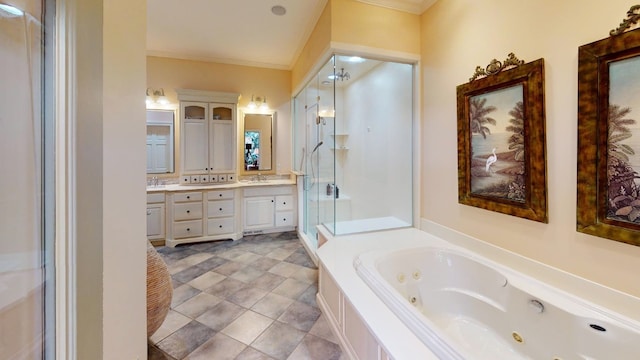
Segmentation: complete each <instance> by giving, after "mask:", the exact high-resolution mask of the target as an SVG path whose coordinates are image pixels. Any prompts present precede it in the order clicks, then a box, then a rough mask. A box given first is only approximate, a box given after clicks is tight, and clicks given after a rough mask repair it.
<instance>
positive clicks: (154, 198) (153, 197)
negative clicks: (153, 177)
mask: <svg viewBox="0 0 640 360" xmlns="http://www.w3.org/2000/svg"><path fill="white" fill-rule="evenodd" d="M163 202H164V193H163V192H152V193H147V203H148V204H152V203H163Z"/></svg>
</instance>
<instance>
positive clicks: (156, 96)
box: [146, 88, 169, 107]
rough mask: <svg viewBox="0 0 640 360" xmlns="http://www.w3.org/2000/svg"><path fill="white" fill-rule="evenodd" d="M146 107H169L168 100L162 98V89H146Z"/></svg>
mask: <svg viewBox="0 0 640 360" xmlns="http://www.w3.org/2000/svg"><path fill="white" fill-rule="evenodd" d="M146 103H147V107H149V106H152V105H155V104H158V105H169V99H167V97H166V96H164V89H162V88H161V89H160V90H155V89H152V88H147V101H146Z"/></svg>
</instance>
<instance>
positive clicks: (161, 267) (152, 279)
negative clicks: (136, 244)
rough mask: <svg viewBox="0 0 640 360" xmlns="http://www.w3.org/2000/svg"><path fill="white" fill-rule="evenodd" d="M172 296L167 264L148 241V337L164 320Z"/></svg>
mask: <svg viewBox="0 0 640 360" xmlns="http://www.w3.org/2000/svg"><path fill="white" fill-rule="evenodd" d="M172 296H173V286H172V283H171V275H170V274H169V270H168V269H167V264H165V262H164V260H162V258H161V257H160V254H158V252H157V251H156V249H155V248H154V247H153V245H151V243H150V242H148V241H147V337H150V336H151V335H153V333H155V332H156V330H158V328H159V327H160V325H162V323H163V322H164V319H165V317H167V313H168V312H169V307H170V306H171V297H172Z"/></svg>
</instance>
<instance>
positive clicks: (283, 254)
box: [266, 248, 295, 260]
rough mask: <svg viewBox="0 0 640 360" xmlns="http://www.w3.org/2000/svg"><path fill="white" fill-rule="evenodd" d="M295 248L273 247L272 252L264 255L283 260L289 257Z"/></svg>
mask: <svg viewBox="0 0 640 360" xmlns="http://www.w3.org/2000/svg"><path fill="white" fill-rule="evenodd" d="M294 251H295V250H287V249H282V248H280V249H275V250H273V251H272V252H270V253H268V254H267V255H266V257H268V258H272V259H276V260H284V259H286V258H288V257H289V255H291V254H293V252H294Z"/></svg>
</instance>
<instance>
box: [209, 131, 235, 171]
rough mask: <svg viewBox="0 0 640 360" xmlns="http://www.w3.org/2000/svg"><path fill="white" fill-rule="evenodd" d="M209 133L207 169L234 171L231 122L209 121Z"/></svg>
mask: <svg viewBox="0 0 640 360" xmlns="http://www.w3.org/2000/svg"><path fill="white" fill-rule="evenodd" d="M209 131H210V137H209V168H210V169H211V170H212V171H228V172H230V171H234V168H233V153H234V150H235V147H234V146H233V144H234V141H233V122H232V121H230V120H211V122H210V123H209Z"/></svg>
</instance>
